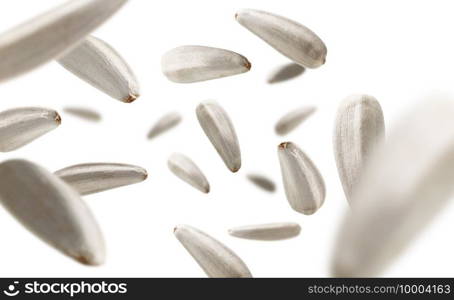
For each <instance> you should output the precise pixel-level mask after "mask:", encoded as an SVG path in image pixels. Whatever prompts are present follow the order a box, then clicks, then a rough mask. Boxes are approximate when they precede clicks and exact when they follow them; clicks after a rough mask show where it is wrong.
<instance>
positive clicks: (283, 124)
mask: <svg viewBox="0 0 454 300" xmlns="http://www.w3.org/2000/svg"><path fill="white" fill-rule="evenodd" d="M316 110H317V108H316V107H314V106H305V107H301V108H298V109H295V110H292V111H291V112H289V113H287V114H285V115H284V116H283V117H282V118H280V119H279V121H278V122H277V123H276V126H275V128H274V130H275V131H276V133H277V134H278V135H286V134H287V133H289V132H290V131H292V130H293V129H295V128H296V127H298V125H300V124H301V123H302V122H304V121H305V120H306V119H307V118H309V117H310V116H311V115H312V114H313V113H314V112H315V111H316Z"/></svg>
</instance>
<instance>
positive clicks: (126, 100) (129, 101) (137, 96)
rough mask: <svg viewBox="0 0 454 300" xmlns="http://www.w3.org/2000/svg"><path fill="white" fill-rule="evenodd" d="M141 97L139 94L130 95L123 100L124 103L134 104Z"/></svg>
mask: <svg viewBox="0 0 454 300" xmlns="http://www.w3.org/2000/svg"><path fill="white" fill-rule="evenodd" d="M139 97H140V95H139V94H130V95H129V96H128V97H127V98H125V99H124V100H123V102H125V103H132V102H134V101H135V100H136V99H137V98H139Z"/></svg>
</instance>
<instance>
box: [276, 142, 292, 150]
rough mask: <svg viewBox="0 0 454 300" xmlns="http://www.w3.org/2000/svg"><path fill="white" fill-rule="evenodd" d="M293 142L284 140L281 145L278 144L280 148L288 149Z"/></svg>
mask: <svg viewBox="0 0 454 300" xmlns="http://www.w3.org/2000/svg"><path fill="white" fill-rule="evenodd" d="M290 144H291V142H283V143H280V144H279V146H278V149H279V150H284V149H287V147H288V146H289V145H290Z"/></svg>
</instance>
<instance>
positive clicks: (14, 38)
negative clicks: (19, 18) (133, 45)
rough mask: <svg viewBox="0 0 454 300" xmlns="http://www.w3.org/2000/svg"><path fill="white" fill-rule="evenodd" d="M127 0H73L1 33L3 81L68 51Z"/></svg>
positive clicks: (0, 73) (1, 79) (0, 58)
mask: <svg viewBox="0 0 454 300" xmlns="http://www.w3.org/2000/svg"><path fill="white" fill-rule="evenodd" d="M126 2H127V0H72V1H68V2H66V3H65V4H62V5H60V6H58V7H56V8H54V9H52V10H49V11H48V12H46V13H44V14H41V15H39V16H37V17H35V18H33V19H31V20H29V21H28V22H25V23H23V24H21V25H19V26H16V27H15V28H13V29H11V30H9V31H7V32H5V33H3V34H2V35H0V82H1V81H4V80H6V79H9V78H12V77H15V76H18V75H20V74H22V73H25V72H27V71H30V70H32V69H34V68H36V67H38V66H39V65H42V64H44V63H46V62H48V61H50V60H52V59H55V58H57V57H58V56H60V55H64V53H65V52H67V51H70V50H71V49H72V48H73V47H75V46H77V44H78V43H79V42H80V41H81V40H83V39H84V38H85V37H86V36H87V35H88V34H89V33H90V32H92V31H93V30H95V29H96V28H97V27H98V26H100V25H101V24H102V23H104V21H106V20H107V19H108V18H109V17H110V16H111V15H113V14H114V13H115V12H116V11H117V10H118V9H120V8H121V7H122V6H123V5H124V4H125V3H126Z"/></svg>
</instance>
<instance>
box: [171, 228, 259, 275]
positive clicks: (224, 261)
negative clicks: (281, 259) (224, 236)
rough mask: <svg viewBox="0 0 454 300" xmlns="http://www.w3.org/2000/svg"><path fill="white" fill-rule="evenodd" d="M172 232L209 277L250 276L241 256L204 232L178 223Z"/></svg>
mask: <svg viewBox="0 0 454 300" xmlns="http://www.w3.org/2000/svg"><path fill="white" fill-rule="evenodd" d="M174 234H175V236H176V238H177V239H178V240H179V241H180V242H181V244H182V245H183V246H184V247H185V248H186V250H187V251H188V252H189V254H191V256H192V257H193V258H194V259H195V260H196V262H197V263H198V264H199V266H200V267H201V268H202V269H203V271H205V273H206V274H207V275H208V276H209V277H214V278H223V277H252V275H251V272H250V271H249V269H248V267H247V266H246V265H245V263H244V262H243V261H242V260H241V258H239V257H238V256H237V255H236V254H235V253H234V252H233V251H232V250H230V249H229V248H227V247H226V246H224V245H223V244H222V243H220V242H219V241H217V240H216V239H214V238H212V237H211V236H209V235H207V234H206V233H204V232H202V231H200V230H198V229H196V228H194V227H191V226H188V225H179V226H177V227H175V229H174Z"/></svg>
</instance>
